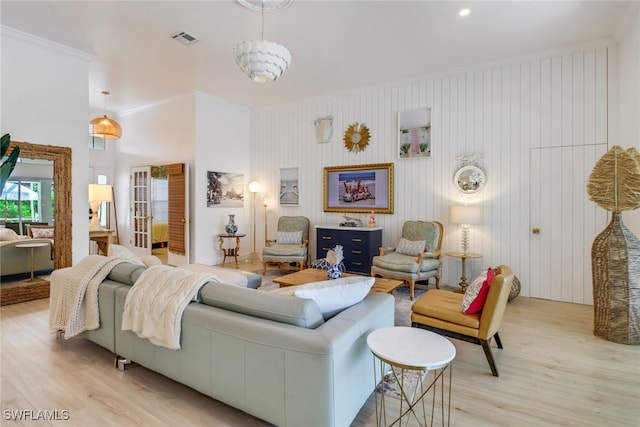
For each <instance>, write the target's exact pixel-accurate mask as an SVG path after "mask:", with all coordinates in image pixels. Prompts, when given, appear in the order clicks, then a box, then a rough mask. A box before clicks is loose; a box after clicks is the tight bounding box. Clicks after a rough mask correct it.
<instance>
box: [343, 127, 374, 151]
mask: <svg viewBox="0 0 640 427" xmlns="http://www.w3.org/2000/svg"><path fill="white" fill-rule="evenodd" d="M370 137H371V135H370V133H369V128H368V127H366V126H365V125H364V124H362V123H354V124H352V125H351V126H349V127H348V128H347V130H346V131H345V133H344V138H343V140H344V146H345V147H346V148H347V150H349V151H351V152H352V153H354V152H355V153H359V152H360V151H364V149H365V148H367V145H369V139H370Z"/></svg>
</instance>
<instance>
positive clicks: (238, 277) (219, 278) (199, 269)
mask: <svg viewBox="0 0 640 427" xmlns="http://www.w3.org/2000/svg"><path fill="white" fill-rule="evenodd" d="M177 268H180V269H182V270H187V271H192V272H196V273H208V274H211V275H213V277H214V278H215V280H214V282H220V283H226V284H227V285H235V286H240V287H242V288H246V287H247V283H248V282H249V280H248V279H247V272H246V271H241V270H231V269H230V268H223V267H214V266H211V265H204V264H197V263H196V264H185V265H181V266H180V267H177Z"/></svg>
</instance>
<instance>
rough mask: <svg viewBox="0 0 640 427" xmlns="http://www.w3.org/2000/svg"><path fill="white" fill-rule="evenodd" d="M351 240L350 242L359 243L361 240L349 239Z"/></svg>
mask: <svg viewBox="0 0 640 427" xmlns="http://www.w3.org/2000/svg"><path fill="white" fill-rule="evenodd" d="M351 241H352V242H357V243H360V242H362V239H351Z"/></svg>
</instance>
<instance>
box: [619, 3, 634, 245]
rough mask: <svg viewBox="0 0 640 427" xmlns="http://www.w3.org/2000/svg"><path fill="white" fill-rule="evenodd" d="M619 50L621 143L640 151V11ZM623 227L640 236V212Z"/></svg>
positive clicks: (628, 26) (624, 32) (624, 31)
mask: <svg viewBox="0 0 640 427" xmlns="http://www.w3.org/2000/svg"><path fill="white" fill-rule="evenodd" d="M616 38H617V39H618V41H619V43H620V49H619V52H620V54H619V59H620V62H619V64H620V65H619V80H618V83H619V90H620V117H619V126H620V141H619V142H616V144H618V145H620V146H622V147H623V148H629V147H636V149H638V151H640V7H638V6H636V8H635V11H634V12H632V13H630V15H629V18H628V20H627V22H626V23H625V25H624V27H623V28H621V31H620V34H619V35H618V36H617V37H616ZM622 217H623V220H624V223H625V224H626V225H627V227H629V229H630V230H631V231H632V232H633V233H634V234H635V235H636V236H640V209H636V210H635V211H628V212H624V213H623V214H622Z"/></svg>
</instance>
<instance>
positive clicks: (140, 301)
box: [122, 265, 216, 350]
mask: <svg viewBox="0 0 640 427" xmlns="http://www.w3.org/2000/svg"><path fill="white" fill-rule="evenodd" d="M210 280H213V281H216V280H215V277H214V276H213V275H212V274H208V273H196V272H191V271H186V270H183V269H180V268H174V267H169V266H166V265H154V266H151V267H149V268H148V269H147V270H145V271H144V272H143V273H142V274H141V275H140V278H138V280H137V281H136V283H134V285H133V287H132V288H131V290H130V291H129V293H128V294H127V299H126V300H125V305H124V312H123V313H122V330H123V331H133V332H135V333H136V334H137V335H138V336H139V337H140V338H147V339H149V341H151V342H152V343H153V344H155V345H159V346H163V347H167V348H169V349H171V350H179V349H180V331H181V324H182V313H183V312H184V309H185V308H186V307H187V305H188V304H189V302H191V301H192V300H195V298H196V296H197V294H198V291H199V290H200V288H201V287H202V286H203V285H204V284H205V283H207V282H208V281H210Z"/></svg>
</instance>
